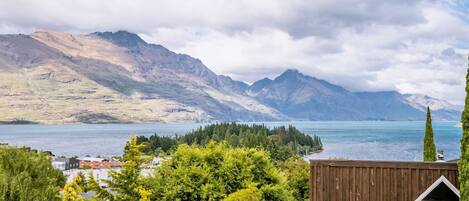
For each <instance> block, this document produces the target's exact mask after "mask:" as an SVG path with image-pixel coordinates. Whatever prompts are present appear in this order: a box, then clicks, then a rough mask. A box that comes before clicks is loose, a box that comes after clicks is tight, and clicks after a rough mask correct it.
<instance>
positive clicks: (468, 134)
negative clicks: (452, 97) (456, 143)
mask: <svg viewBox="0 0 469 201" xmlns="http://www.w3.org/2000/svg"><path fill="white" fill-rule="evenodd" d="M461 123H462V138H461V157H460V158H459V163H458V167H459V185H460V191H461V199H460V200H461V201H469V68H468V73H467V75H466V100H465V104H464V111H463V113H462V117H461Z"/></svg>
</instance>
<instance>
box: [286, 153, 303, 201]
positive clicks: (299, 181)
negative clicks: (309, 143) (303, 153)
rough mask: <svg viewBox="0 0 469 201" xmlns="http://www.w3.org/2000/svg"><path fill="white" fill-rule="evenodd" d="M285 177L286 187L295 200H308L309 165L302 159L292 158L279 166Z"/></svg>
mask: <svg viewBox="0 0 469 201" xmlns="http://www.w3.org/2000/svg"><path fill="white" fill-rule="evenodd" d="M280 169H281V170H282V172H283V174H284V175H285V176H286V177H287V186H288V188H289V189H290V190H291V192H292V193H293V197H294V198H295V200H309V164H308V162H306V161H305V160H304V159H303V158H300V157H292V158H290V159H288V160H287V161H285V162H283V163H281V164H280Z"/></svg>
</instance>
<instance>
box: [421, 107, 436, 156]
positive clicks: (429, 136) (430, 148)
mask: <svg viewBox="0 0 469 201" xmlns="http://www.w3.org/2000/svg"><path fill="white" fill-rule="evenodd" d="M423 141H424V142H423V143H424V145H423V146H424V147H423V160H424V161H436V146H435V140H434V139H433V128H432V116H431V112H430V107H427V122H426V126H425V138H424V140H423Z"/></svg>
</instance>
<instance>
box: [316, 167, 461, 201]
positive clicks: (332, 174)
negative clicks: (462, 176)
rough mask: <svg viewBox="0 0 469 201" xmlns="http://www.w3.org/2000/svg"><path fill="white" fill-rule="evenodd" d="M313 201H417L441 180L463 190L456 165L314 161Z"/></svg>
mask: <svg viewBox="0 0 469 201" xmlns="http://www.w3.org/2000/svg"><path fill="white" fill-rule="evenodd" d="M310 166H311V168H310V198H311V200H312V201H352V200H353V201H413V200H415V199H416V198H417V197H418V196H419V195H420V194H421V193H423V192H424V191H425V190H426V189H427V188H428V187H429V186H430V185H431V184H433V182H435V181H436V180H437V179H438V178H439V177H440V176H445V177H446V178H447V179H448V180H449V181H450V182H451V183H452V184H453V185H454V186H455V187H456V188H458V189H459V182H458V168H457V163H455V162H451V163H450V162H442V163H440V162H434V163H427V162H408V161H349V160H311V161H310Z"/></svg>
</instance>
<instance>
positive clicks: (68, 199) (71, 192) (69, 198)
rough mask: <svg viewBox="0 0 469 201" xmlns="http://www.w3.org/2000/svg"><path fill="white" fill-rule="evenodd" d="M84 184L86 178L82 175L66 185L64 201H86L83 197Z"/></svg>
mask: <svg viewBox="0 0 469 201" xmlns="http://www.w3.org/2000/svg"><path fill="white" fill-rule="evenodd" d="M84 182H85V177H84V176H83V175H82V174H81V173H79V174H78V175H77V176H75V178H73V180H72V181H71V182H70V183H68V184H66V185H65V187H64V193H63V195H62V201H85V199H84V198H83V197H82V196H81V195H82V193H83V192H84V186H85V184H84Z"/></svg>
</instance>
